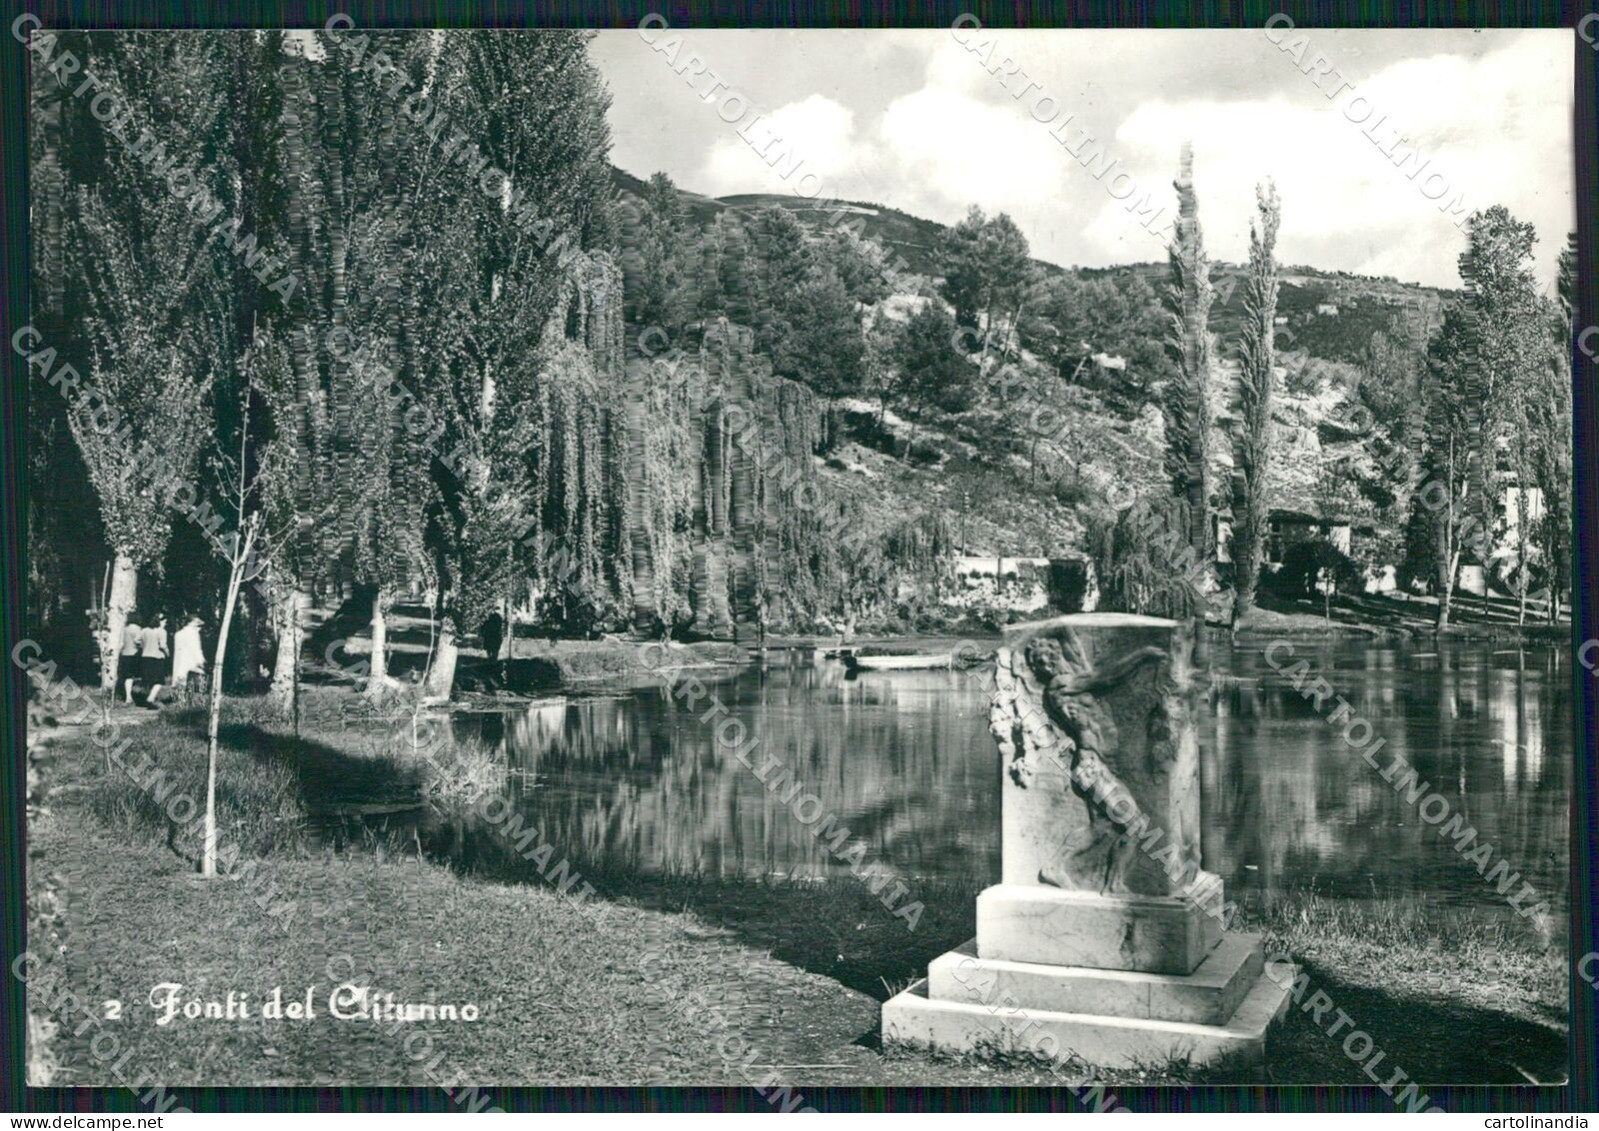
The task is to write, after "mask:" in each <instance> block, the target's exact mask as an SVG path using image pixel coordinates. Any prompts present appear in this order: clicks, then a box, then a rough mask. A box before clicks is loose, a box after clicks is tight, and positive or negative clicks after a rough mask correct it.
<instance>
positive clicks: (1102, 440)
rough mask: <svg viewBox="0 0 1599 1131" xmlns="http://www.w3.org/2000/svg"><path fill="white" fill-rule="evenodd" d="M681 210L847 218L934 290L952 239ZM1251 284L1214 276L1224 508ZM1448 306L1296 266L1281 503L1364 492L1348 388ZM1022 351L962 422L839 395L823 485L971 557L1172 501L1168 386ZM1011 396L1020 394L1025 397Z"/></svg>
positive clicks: (777, 200) (914, 222) (1278, 474)
mask: <svg viewBox="0 0 1599 1131" xmlns="http://www.w3.org/2000/svg"><path fill="white" fill-rule="evenodd" d="M612 174H613V181H614V183H615V185H616V187H617V189H618V191H619V192H620V193H622V194H624V195H630V196H633V197H642V195H643V193H644V191H645V187H646V186H645V184H644V182H643V181H641V180H639V179H638V178H636V177H634V176H632V175H630V174H628V173H625V172H623V171H621V170H619V169H614V168H613V170H612ZM679 196H680V199H681V201H682V204H683V208H684V211H685V212H686V214H687V216H688V217H689V219H690V222H691V223H693V224H695V225H696V226H703V225H705V224H708V223H710V222H711V221H713V220H714V219H715V218H716V217H717V216H718V215H721V214H723V213H726V212H729V211H731V212H735V213H738V214H740V215H741V216H742V217H746V218H747V217H751V216H754V215H755V214H757V213H759V212H761V211H762V210H765V209H770V208H780V209H783V210H784V211H786V212H788V213H789V214H790V215H792V216H793V217H794V218H795V219H797V220H798V221H799V222H800V223H801V224H802V225H804V226H806V227H807V228H810V229H812V230H818V229H822V228H824V227H825V226H827V225H829V224H830V223H834V222H836V214H837V213H838V212H839V211H840V210H841V209H842V210H843V211H844V212H845V214H846V215H847V217H848V219H847V220H846V221H845V223H846V224H847V225H848V226H849V227H851V228H852V229H854V230H855V231H856V232H857V234H858V235H860V236H862V237H864V238H867V239H870V240H875V241H877V242H879V243H880V244H882V245H884V246H885V247H886V248H889V249H891V250H892V251H893V252H897V253H898V254H899V255H902V256H903V257H904V259H905V261H906V262H907V263H908V264H909V265H910V267H911V268H912V269H913V270H914V271H915V272H917V273H919V274H921V275H923V276H925V277H926V278H927V280H928V281H929V282H932V281H936V280H937V279H938V278H939V277H940V276H941V275H942V268H941V265H940V264H939V262H938V260H937V254H938V251H937V249H938V246H939V243H940V237H941V236H942V234H943V233H944V232H945V231H947V229H946V227H945V226H944V225H941V224H938V223H936V222H934V221H931V220H926V219H923V218H920V217H917V216H912V215H910V214H908V213H905V212H902V211H900V210H898V209H894V208H889V207H886V206H883V205H881V204H876V203H871V202H855V201H851V202H827V204H826V206H825V207H824V206H822V205H821V204H819V203H817V202H813V201H810V200H807V199H804V198H802V197H798V196H795V195H793V194H752V195H737V196H729V197H723V198H711V197H706V196H703V195H700V194H696V193H692V192H686V191H683V190H681V189H680V190H679ZM1032 262H1033V263H1034V264H1035V265H1036V266H1037V267H1038V269H1039V270H1038V271H1037V272H1035V275H1036V276H1037V277H1038V278H1041V279H1047V278H1062V277H1075V278H1077V279H1081V280H1089V281H1093V280H1100V281H1105V280H1108V281H1111V282H1113V283H1115V284H1116V285H1122V284H1126V283H1129V282H1131V280H1134V279H1137V280H1142V282H1143V283H1144V284H1147V285H1148V287H1149V288H1150V290H1149V291H1147V292H1144V293H1146V294H1149V295H1151V296H1158V295H1159V294H1160V293H1162V292H1163V291H1164V288H1165V287H1166V285H1167V281H1168V279H1169V272H1170V268H1169V266H1168V265H1167V264H1166V263H1164V262H1150V263H1136V264H1127V265H1120V266H1115V267H1108V268H1084V269H1079V270H1076V271H1071V270H1068V269H1066V268H1062V267H1060V266H1058V265H1055V264H1044V263H1041V262H1040V261H1038V260H1036V259H1034V260H1032ZM1244 275H1245V268H1244V267H1243V266H1242V265H1237V264H1228V263H1216V264H1213V265H1212V277H1213V284H1214V286H1215V290H1216V303H1215V306H1214V307H1213V311H1212V320H1211V329H1212V332H1213V334H1214V335H1215V339H1216V350H1215V365H1214V367H1213V370H1212V374H1211V382H1212V389H1211V400H1212V406H1213V420H1214V421H1215V430H1214V433H1213V437H1212V441H1213V442H1212V450H1213V453H1214V458H1213V475H1214V482H1215V483H1216V484H1217V487H1218V497H1217V502H1218V503H1221V504H1222V505H1223V509H1224V510H1225V500H1224V499H1222V498H1220V497H1219V493H1220V492H1221V491H1224V490H1225V484H1226V483H1227V481H1228V468H1229V464H1230V459H1229V446H1230V440H1229V437H1228V435H1227V432H1226V427H1227V421H1228V415H1229V410H1230V407H1231V401H1232V392H1231V390H1232V388H1233V383H1234V381H1235V377H1234V375H1233V370H1232V363H1231V360H1230V359H1231V356H1232V353H1233V348H1234V347H1233V344H1232V343H1233V342H1234V340H1235V339H1236V336H1237V333H1238V329H1239V325H1240V322H1241V320H1242V318H1243V314H1244V297H1245V288H1244V286H1243V281H1244ZM1455 297H1457V296H1456V294H1455V293H1454V292H1449V291H1444V290H1440V289H1438V288H1433V287H1424V286H1420V285H1416V284H1407V283H1400V282H1398V281H1396V280H1393V279H1388V278H1370V277H1364V276H1355V275H1350V274H1347V273H1344V272H1332V271H1320V270H1318V269H1316V268H1313V267H1309V266H1303V265H1295V266H1292V267H1287V268H1285V269H1284V270H1283V272H1282V277H1281V283H1280V295H1279V300H1278V315H1279V317H1278V348H1279V353H1280V355H1281V354H1287V353H1290V352H1291V351H1303V353H1304V355H1305V360H1306V361H1307V362H1308V365H1304V364H1297V365H1295V366H1294V373H1293V375H1292V376H1291V377H1285V379H1284V387H1282V388H1281V390H1280V395H1279V398H1278V402H1277V410H1276V412H1275V414H1274V417H1275V419H1274V424H1275V427H1276V444H1275V447H1276V450H1277V451H1278V452H1279V453H1280V455H1281V456H1282V457H1283V458H1280V459H1279V460H1278V461H1277V463H1276V467H1275V468H1274V471H1273V475H1272V485H1273V494H1274V495H1276V496H1277V497H1278V499H1279V505H1280V506H1282V507H1283V508H1285V509H1291V510H1296V511H1303V512H1306V513H1312V514H1314V513H1318V512H1319V511H1320V510H1322V509H1325V508H1324V503H1325V502H1326V501H1325V500H1324V499H1322V498H1321V497H1320V496H1319V495H1318V489H1319V488H1318V480H1319V479H1320V478H1321V477H1322V469H1323V467H1324V466H1325V465H1326V464H1327V463H1328V462H1335V463H1338V464H1339V465H1341V466H1342V467H1344V468H1345V469H1347V470H1350V471H1353V472H1355V473H1356V477H1357V478H1359V475H1360V473H1361V472H1363V471H1367V470H1369V469H1371V467H1372V460H1371V452H1370V442H1371V440H1372V439H1373V438H1374V435H1373V434H1372V433H1362V432H1360V431H1359V430H1358V429H1351V428H1350V427H1349V421H1350V420H1351V418H1352V417H1356V416H1358V415H1359V409H1358V407H1357V406H1356V404H1355V400H1356V387H1357V386H1358V384H1359V379H1360V372H1359V369H1360V367H1361V366H1362V365H1364V364H1365V363H1366V360H1367V351H1368V348H1369V345H1370V343H1371V340H1372V335H1373V334H1374V333H1376V332H1378V331H1383V332H1385V333H1387V334H1388V335H1390V336H1391V337H1395V338H1396V339H1397V338H1400V337H1408V338H1409V339H1410V341H1411V342H1412V343H1414V342H1416V341H1418V340H1425V339H1424V333H1425V329H1426V327H1429V326H1436V325H1437V323H1438V321H1439V320H1440V318H1441V311H1442V308H1443V306H1444V305H1445V304H1446V303H1448V302H1449V301H1451V300H1452V299H1454V298H1455ZM925 301H926V300H925V299H918V298H915V297H914V296H911V295H908V294H905V293H898V294H891V295H889V296H888V297H887V298H885V299H883V300H882V301H880V302H877V303H875V304H870V305H868V306H866V307H864V308H863V310H862V314H863V317H864V319H865V320H867V321H870V319H871V317H872V315H873V314H874V312H877V311H881V312H883V314H884V315H885V316H886V317H887V318H888V319H890V320H892V321H896V322H901V323H902V322H903V321H904V320H905V319H906V317H908V311H911V310H914V309H916V308H917V306H918V304H920V303H923V302H925ZM1162 317H1163V316H1162ZM1160 322H1161V319H1160V318H1157V319H1155V320H1154V321H1153V322H1152V323H1151V325H1152V326H1153V327H1154V328H1153V329H1151V330H1149V331H1148V332H1147V333H1145V334H1144V335H1143V337H1144V340H1145V341H1147V342H1150V343H1157V342H1158V336H1159V333H1160V329H1159V326H1160ZM1407 326H1408V327H1409V329H1408V331H1406V330H1405V328H1406V327H1407ZM1418 328H1419V330H1420V333H1421V334H1422V335H1423V336H1422V337H1420V338H1418V337H1417V336H1416V335H1417V332H1418ZM1401 331H1405V332H1403V333H1402V332H1401ZM1058 337H1059V336H1058V335H1057V336H1056V341H1057V342H1058ZM1022 338H1023V340H1022V341H1020V342H1019V343H1014V348H1013V349H1012V350H1011V351H1010V352H1009V357H1008V363H1007V364H1005V365H1002V364H1001V362H1000V358H999V357H998V356H997V355H993V356H989V355H985V356H984V358H983V359H981V360H979V361H978V363H977V364H976V366H975V369H976V373H975V375H974V377H975V380H976V383H977V386H978V388H979V390H980V391H979V394H978V396H977V398H976V401H975V402H974V403H973V404H972V405H971V406H970V407H969V408H967V409H965V410H964V411H961V412H956V413H950V412H946V411H942V410H940V409H938V408H937V407H936V406H934V405H933V404H931V403H930V402H929V401H927V400H925V399H923V400H918V399H917V398H916V396H915V394H914V393H913V394H912V395H911V397H910V398H909V399H908V400H901V401H896V402H895V403H894V404H893V405H892V406H891V407H890V408H887V409H885V406H884V405H883V403H882V402H881V401H880V400H879V399H878V398H876V397H875V396H872V395H870V390H863V391H862V395H860V396H855V397H849V396H834V397H833V398H832V399H831V400H830V401H829V402H828V404H829V407H828V409H827V411H828V412H829V414H830V416H831V419H832V421H833V427H831V428H829V429H828V430H827V431H828V435H829V436H830V437H831V441H830V443H829V445H828V446H827V448H826V450H824V451H822V452H820V453H819V454H818V455H817V457H816V465H817V470H818V474H819V477H820V479H821V481H822V483H823V485H824V486H825V487H826V488H827V489H828V490H829V491H831V492H833V493H834V494H836V495H844V496H850V497H853V498H854V499H855V500H856V501H857V502H859V503H860V504H862V505H861V507H860V511H861V513H862V514H864V515H866V516H867V518H866V519H865V520H864V521H865V522H867V523H868V524H871V525H872V526H874V527H879V526H880V527H881V528H882V529H884V530H886V529H887V528H888V527H890V526H891V525H892V524H893V523H894V522H897V521H900V520H903V519H904V518H905V517H907V516H913V515H916V514H918V513H924V512H938V513H941V514H942V515H943V516H944V517H945V518H946V519H947V520H948V522H949V523H950V526H951V528H952V529H953V530H954V532H955V537H956V539H957V540H958V542H959V544H960V545H961V547H962V548H963V549H964V550H966V551H967V552H968V553H972V554H978V555H984V554H1005V555H1019V556H1035V555H1036V556H1063V555H1073V554H1082V553H1084V552H1085V549H1086V547H1085V540H1084V531H1085V524H1086V520H1087V518H1088V516H1089V514H1090V513H1092V512H1093V511H1095V510H1100V511H1103V510H1104V509H1105V508H1106V507H1107V506H1109V505H1113V503H1114V502H1117V501H1125V500H1126V499H1128V498H1130V497H1131V496H1133V495H1145V494H1160V493H1163V492H1164V491H1165V490H1166V487H1165V483H1166V480H1165V478H1164V470H1163V451H1164V444H1165V438H1164V426H1163V416H1162V412H1161V409H1160V406H1159V400H1160V394H1161V390H1160V382H1159V380H1158V379H1157V378H1153V377H1151V376H1150V375H1148V374H1139V373H1136V372H1133V371H1132V370H1128V371H1123V372H1100V371H1098V370H1097V369H1095V368H1093V367H1090V369H1089V370H1088V371H1086V372H1085V371H1084V370H1083V369H1082V367H1081V366H1078V367H1077V369H1076V371H1075V372H1074V373H1073V374H1072V376H1075V377H1076V378H1077V380H1075V381H1073V380H1070V379H1065V378H1066V371H1065V370H1064V369H1062V368H1060V366H1059V363H1058V362H1056V363H1051V362H1050V361H1049V360H1048V359H1047V358H1046V357H1043V356H1040V354H1039V353H1038V352H1036V351H1039V350H1043V349H1045V348H1046V346H1049V345H1051V344H1052V343H1051V342H1049V341H1031V340H1027V336H1026V334H1025V333H1024V334H1023V335H1022ZM1124 348H1125V347H1124ZM1156 352H1157V353H1158V348H1157V350H1156ZM1133 368H1134V369H1136V368H1137V365H1136V363H1133ZM1015 388H1021V389H1022V390H1024V392H1023V393H1021V394H1020V395H1018V394H1016V393H1015V392H1014V389H1015ZM1040 405H1044V406H1047V407H1048V408H1049V409H1050V410H1051V412H1052V413H1054V414H1056V416H1057V418H1058V423H1057V425H1056V426H1054V427H1051V428H1050V429H1048V430H1047V431H1046V432H1045V433H1044V434H1043V435H1040V436H1034V435H1033V434H1032V432H1031V431H1030V430H1029V429H1028V428H1027V427H1025V423H1024V422H1025V421H1026V420H1027V419H1028V418H1029V415H1030V413H1031V412H1032V411H1034V410H1036V408H1037V407H1038V406H1040ZM1380 427H1381V426H1380V425H1379V429H1380ZM1356 509H1358V510H1361V511H1362V512H1365V513H1369V512H1370V509H1371V508H1370V505H1369V504H1359V505H1358V506H1357V508H1356Z"/></svg>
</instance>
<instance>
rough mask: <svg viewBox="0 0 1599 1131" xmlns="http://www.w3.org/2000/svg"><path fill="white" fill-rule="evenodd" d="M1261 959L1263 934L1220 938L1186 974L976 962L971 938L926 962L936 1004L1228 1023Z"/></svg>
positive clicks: (1256, 974)
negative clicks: (994, 1005)
mask: <svg viewBox="0 0 1599 1131" xmlns="http://www.w3.org/2000/svg"><path fill="white" fill-rule="evenodd" d="M1264 962H1265V957H1264V953H1263V951H1262V948H1261V936H1259V935H1255V934H1243V933H1236V934H1227V935H1225V936H1223V938H1222V940H1221V942H1220V943H1219V944H1218V945H1217V946H1216V948H1215V949H1214V950H1212V951H1211V952H1210V953H1209V954H1208V955H1206V956H1205V960H1204V961H1203V962H1201V963H1200V964H1199V966H1198V968H1197V969H1195V970H1194V972H1193V973H1192V974H1186V975H1178V974H1148V973H1141V972H1137V971H1132V970H1101V969H1096V968H1094V967H1089V966H1046V965H1043V964H1041V963H1036V962H1008V961H1005V960H1003V959H992V958H979V957H978V955H977V940H976V939H973V940H971V941H970V942H967V943H965V944H964V945H962V946H959V947H956V948H955V949H954V950H952V951H949V952H948V953H947V954H943V955H941V956H939V957H938V958H935V959H934V960H933V961H932V962H931V963H930V964H929V965H928V967H927V993H928V996H929V997H930V998H933V999H935V1000H939V1001H952V1002H960V1003H972V1002H976V1003H979V1004H983V1003H989V1004H992V1003H994V1002H1006V1001H1017V1002H1020V1003H1022V1004H1023V1005H1025V1007H1026V1008H1028V1009H1034V1008H1036V1009H1046V1010H1050V1011H1052V1012H1058V1013H1089V1014H1099V1015H1106V1016H1112V1017H1129V1018H1145V1017H1147V1018H1152V1019H1154V1020H1158V1021H1189V1022H1193V1023H1195V1024H1198V1025H1225V1024H1226V1023H1227V1020H1228V1019H1229V1018H1230V1017H1232V1015H1233V1013H1234V1011H1236V1010H1237V1008H1238V1005H1239V1003H1240V1002H1241V1001H1243V999H1244V995H1245V994H1246V993H1248V992H1249V989H1250V987H1251V986H1253V985H1254V984H1255V981H1256V979H1257V978H1259V976H1260V972H1261V968H1262V966H1263V965H1264Z"/></svg>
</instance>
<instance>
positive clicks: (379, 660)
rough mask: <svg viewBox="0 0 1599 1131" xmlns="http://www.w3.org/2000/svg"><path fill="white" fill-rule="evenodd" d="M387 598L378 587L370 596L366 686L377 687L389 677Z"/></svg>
mask: <svg viewBox="0 0 1599 1131" xmlns="http://www.w3.org/2000/svg"><path fill="white" fill-rule="evenodd" d="M388 608H389V600H388V594H387V593H385V592H384V591H383V589H382V588H381V587H380V588H379V589H378V591H377V595H376V596H375V597H373V598H372V656H371V662H370V664H369V665H368V667H367V676H366V679H367V686H368V687H378V686H381V685H382V684H385V683H387V682H388V679H389V656H388V648H389V622H388Z"/></svg>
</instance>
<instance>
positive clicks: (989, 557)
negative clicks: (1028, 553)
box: [944, 553, 1099, 613]
mask: <svg viewBox="0 0 1599 1131" xmlns="http://www.w3.org/2000/svg"><path fill="white" fill-rule="evenodd" d="M954 565H955V577H956V581H957V583H958V585H957V588H956V591H955V592H954V593H953V594H951V595H950V596H949V597H947V598H946V599H945V601H944V604H945V605H948V606H953V607H971V606H977V605H982V606H991V607H992V606H996V605H997V606H999V607H1002V608H1005V609H1007V610H1009V611H1011V612H1016V613H1035V612H1038V611H1039V610H1040V609H1045V608H1050V607H1053V608H1056V609H1059V610H1060V611H1061V612H1066V613H1080V612H1092V611H1093V609H1094V608H1095V606H1096V604H1097V601H1098V592H1099V591H1098V587H1097V586H1096V584H1095V582H1094V568H1093V564H1092V563H1091V562H1089V561H1088V560H1087V559H1086V558H1075V557H1061V558H1043V557H1029V558H1021V557H1005V556H1002V555H994V554H970V553H968V554H960V555H957V556H956V558H955V563H954Z"/></svg>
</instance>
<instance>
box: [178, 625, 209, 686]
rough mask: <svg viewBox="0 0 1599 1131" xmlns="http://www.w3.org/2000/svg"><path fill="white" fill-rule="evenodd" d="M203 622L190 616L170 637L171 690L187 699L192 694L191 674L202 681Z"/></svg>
mask: <svg viewBox="0 0 1599 1131" xmlns="http://www.w3.org/2000/svg"><path fill="white" fill-rule="evenodd" d="M203 623H204V622H203V621H202V620H201V619H200V618H199V617H197V616H191V617H189V618H188V620H186V621H185V622H184V624H183V627H182V628H180V629H178V631H177V633H176V634H175V635H174V636H173V637H172V690H173V691H175V692H177V693H179V694H181V695H182V696H183V697H184V698H185V699H188V698H190V697H192V696H193V694H194V687H192V686H191V682H193V681H191V679H190V677H191V676H195V677H199V679H200V682H202V683H203V682H204V676H205V648H204V646H203V645H201V643H200V626H201V625H202V624H203Z"/></svg>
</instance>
